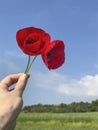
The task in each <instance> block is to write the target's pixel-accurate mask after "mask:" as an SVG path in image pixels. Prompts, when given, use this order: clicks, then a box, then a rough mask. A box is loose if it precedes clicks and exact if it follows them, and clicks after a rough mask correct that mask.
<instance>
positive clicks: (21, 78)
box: [0, 73, 29, 130]
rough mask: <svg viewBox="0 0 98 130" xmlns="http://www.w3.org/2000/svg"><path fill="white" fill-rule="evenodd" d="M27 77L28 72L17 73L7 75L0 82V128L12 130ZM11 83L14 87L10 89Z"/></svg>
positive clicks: (19, 109)
mask: <svg viewBox="0 0 98 130" xmlns="http://www.w3.org/2000/svg"><path fill="white" fill-rule="evenodd" d="M28 78H29V75H28V74H24V73H18V74H12V75H8V76H7V77H5V78H4V79H3V80H2V81H1V82H0V130H14V128H15V125H16V119H17V116H18V115H19V113H20V112H21V109H22V105H23V99H22V94H23V91H24V89H25V86H26V84H27V81H28ZM15 83H16V84H15ZM13 84H15V87H14V89H12V90H10V89H9V88H10V86H11V85H13Z"/></svg>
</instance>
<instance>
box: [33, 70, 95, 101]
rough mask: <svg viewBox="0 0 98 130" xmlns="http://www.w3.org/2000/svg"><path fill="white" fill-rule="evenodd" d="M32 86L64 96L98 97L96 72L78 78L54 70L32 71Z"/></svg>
mask: <svg viewBox="0 0 98 130" xmlns="http://www.w3.org/2000/svg"><path fill="white" fill-rule="evenodd" d="M32 75H34V76H32V77H31V78H33V79H32V81H31V82H33V83H31V84H34V86H36V87H44V88H46V89H51V90H53V91H56V92H58V93H61V94H65V95H66V96H75V97H83V98H84V97H91V98H92V97H98V74H96V75H94V76H93V75H86V76H84V77H81V78H80V79H79V80H78V79H73V78H69V77H67V76H65V75H61V74H59V73H57V72H55V71H48V72H47V73H42V72H33V74H32Z"/></svg>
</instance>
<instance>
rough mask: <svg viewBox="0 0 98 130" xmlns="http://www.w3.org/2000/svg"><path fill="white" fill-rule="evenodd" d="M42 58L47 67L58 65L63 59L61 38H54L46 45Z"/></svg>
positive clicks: (53, 67) (51, 67) (52, 67)
mask: <svg viewBox="0 0 98 130" xmlns="http://www.w3.org/2000/svg"><path fill="white" fill-rule="evenodd" d="M42 59H43V61H44V63H45V65H46V66H47V67H48V68H49V69H56V68H58V67H60V66H61V65H62V64H63V63H64V61H65V53H64V43H63V41H61V40H55V41H53V42H52V43H50V45H49V46H48V47H47V49H46V50H45V52H44V54H42Z"/></svg>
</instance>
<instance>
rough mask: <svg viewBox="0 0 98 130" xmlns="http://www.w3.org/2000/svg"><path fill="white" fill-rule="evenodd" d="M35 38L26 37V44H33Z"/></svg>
mask: <svg viewBox="0 0 98 130" xmlns="http://www.w3.org/2000/svg"><path fill="white" fill-rule="evenodd" d="M36 41H37V40H36V39H28V40H27V41H26V44H33V43H35V42H36Z"/></svg>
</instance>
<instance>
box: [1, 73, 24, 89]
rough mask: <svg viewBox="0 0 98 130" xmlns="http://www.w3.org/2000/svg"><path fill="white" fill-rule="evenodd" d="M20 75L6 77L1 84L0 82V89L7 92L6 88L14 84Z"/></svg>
mask: <svg viewBox="0 0 98 130" xmlns="http://www.w3.org/2000/svg"><path fill="white" fill-rule="evenodd" d="M21 75H22V73H18V74H12V75H8V76H6V77H5V78H4V79H3V80H2V81H1V82H0V87H1V88H3V89H5V90H8V87H9V86H11V85H13V84H14V83H16V82H17V81H18V79H19V77H20V76H21Z"/></svg>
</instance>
